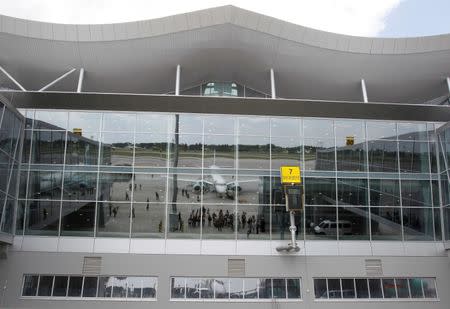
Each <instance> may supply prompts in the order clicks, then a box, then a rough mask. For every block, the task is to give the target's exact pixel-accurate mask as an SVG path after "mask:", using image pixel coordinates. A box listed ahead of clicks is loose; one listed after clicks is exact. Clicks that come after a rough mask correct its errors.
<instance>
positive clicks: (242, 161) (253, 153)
mask: <svg viewBox="0 0 450 309" xmlns="http://www.w3.org/2000/svg"><path fill="white" fill-rule="evenodd" d="M238 158H239V159H238V167H239V169H251V170H254V169H259V170H269V169H270V141H269V138H268V137H265V136H239V138H238Z"/></svg>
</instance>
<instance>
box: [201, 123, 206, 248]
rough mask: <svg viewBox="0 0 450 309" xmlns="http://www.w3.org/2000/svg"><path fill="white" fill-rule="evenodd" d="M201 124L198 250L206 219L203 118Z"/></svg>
mask: <svg viewBox="0 0 450 309" xmlns="http://www.w3.org/2000/svg"><path fill="white" fill-rule="evenodd" d="M201 122H202V136H201V138H202V153H201V170H200V171H201V179H202V184H201V186H200V222H199V225H200V250H201V248H202V241H203V222H204V221H203V220H205V221H206V218H204V215H205V214H204V213H203V192H204V189H205V188H204V186H205V171H204V169H205V167H204V163H205V158H204V157H205V121H204V119H203V117H202V118H201Z"/></svg>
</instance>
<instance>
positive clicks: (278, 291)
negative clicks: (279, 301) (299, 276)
mask: <svg viewBox="0 0 450 309" xmlns="http://www.w3.org/2000/svg"><path fill="white" fill-rule="evenodd" d="M272 289H273V298H286V280H285V279H272Z"/></svg>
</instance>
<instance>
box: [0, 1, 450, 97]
mask: <svg viewBox="0 0 450 309" xmlns="http://www.w3.org/2000/svg"><path fill="white" fill-rule="evenodd" d="M177 64H180V65H181V67H182V75H181V76H182V78H181V88H187V87H189V86H192V85H196V84H200V83H202V82H206V81H210V80H233V81H236V82H239V83H241V84H244V85H248V86H250V87H252V88H255V89H259V90H261V91H263V92H266V93H269V92H270V82H269V70H270V68H273V69H274V71H275V77H276V86H277V95H278V96H279V97H283V98H305V99H321V100H354V101H360V100H361V97H362V96H361V89H360V80H361V79H364V80H365V83H366V85H367V91H368V97H369V100H370V101H374V102H375V101H379V102H411V103H419V102H424V101H427V100H430V99H433V98H436V97H439V96H442V95H446V94H448V88H447V85H446V82H445V79H446V77H447V76H450V35H438V36H429V37H418V38H399V39H391V38H389V39H385V38H364V37H352V36H346V35H340V34H333V33H328V32H323V31H318V30H314V29H309V28H305V27H302V26H298V25H295V24H291V23H288V22H284V21H281V20H278V19H275V18H272V17H268V16H264V15H261V14H257V13H253V12H250V11H246V10H243V9H240V8H236V7H233V6H224V7H218V8H213V9H207V10H202V11H197V12H192V13H186V14H180V15H175V16H170V17H165V18H158V19H153V20H146V21H138V22H129V23H121V24H108V25H65V24H50V23H42V22H36V21H28V20H22V19H17V18H12V17H7V16H0V65H1V66H2V67H3V68H4V69H6V70H7V71H8V72H9V73H10V74H11V75H12V76H13V77H14V78H15V79H16V80H18V81H19V82H20V83H21V84H22V85H23V86H24V87H25V88H26V89H27V90H38V89H40V88H42V87H43V86H45V85H46V84H48V83H49V82H51V81H52V80H54V79H56V78H57V77H59V76H60V75H61V74H63V73H65V72H67V71H68V70H70V69H71V68H76V69H80V68H84V69H85V81H84V84H83V91H92V92H122V93H155V94H161V93H167V92H170V91H172V90H173V89H174V84H175V68H176V65H177ZM77 79H78V74H75V73H74V74H71V75H70V76H68V77H66V78H65V79H64V80H62V81H61V82H59V83H57V84H55V85H54V86H53V87H51V88H49V89H48V90H60V91H71V90H75V89H76V84H77ZM0 85H2V86H6V87H11V88H16V87H15V86H14V85H13V84H12V83H11V82H10V81H9V80H8V79H7V78H6V77H5V76H4V75H3V74H1V76H0Z"/></svg>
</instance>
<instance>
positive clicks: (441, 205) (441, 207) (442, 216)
mask: <svg viewBox="0 0 450 309" xmlns="http://www.w3.org/2000/svg"><path fill="white" fill-rule="evenodd" d="M433 127H434V125H433ZM434 136H435V138H436V139H435V141H434V145H435V147H436V165H437V167H436V168H437V175H438V190H439V213H440V217H441V218H440V219H441V236H442V240H445V239H446V235H445V226H444V202H443V200H442V194H443V192H442V190H443V188H442V185H441V162H440V158H439V157H440V156H439V154H440V152H441V147H440V143H439V140H440V139H439V135H438V132H437V131H436V128H435V127H434ZM442 150H443V149H442ZM433 206H434V205H433ZM433 209H434V208H433ZM433 212H434V211H433ZM433 216H434V213H433Z"/></svg>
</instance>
